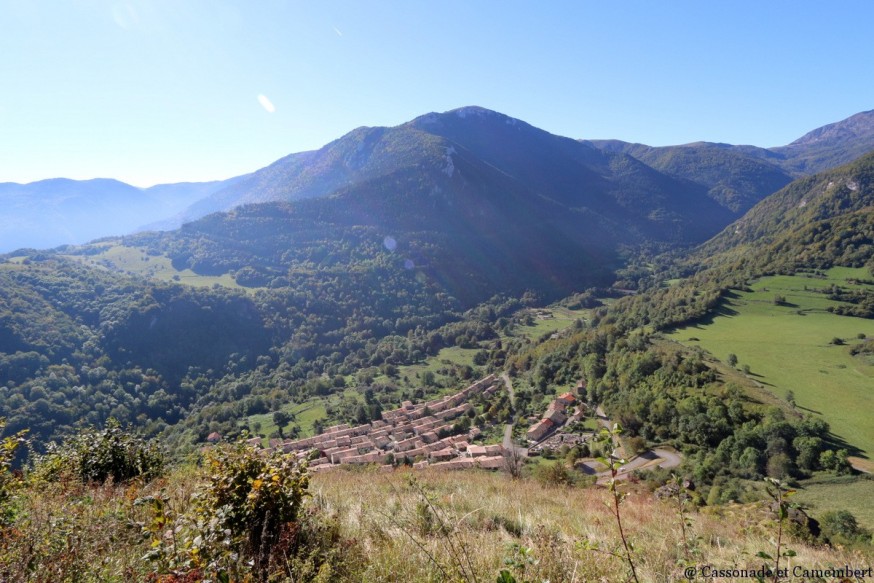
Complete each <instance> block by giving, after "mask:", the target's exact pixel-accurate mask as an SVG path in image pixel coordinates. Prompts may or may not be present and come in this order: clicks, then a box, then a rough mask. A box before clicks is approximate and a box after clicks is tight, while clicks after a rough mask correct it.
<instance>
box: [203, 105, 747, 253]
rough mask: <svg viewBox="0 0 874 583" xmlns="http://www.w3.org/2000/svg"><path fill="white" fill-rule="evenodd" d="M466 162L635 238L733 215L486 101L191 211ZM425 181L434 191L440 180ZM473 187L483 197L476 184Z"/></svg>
mask: <svg viewBox="0 0 874 583" xmlns="http://www.w3.org/2000/svg"><path fill="white" fill-rule="evenodd" d="M460 159H463V160H466V161H468V162H469V163H475V164H476V165H477V166H482V165H483V164H485V165H487V166H488V167H489V168H490V169H491V170H490V171H491V172H492V174H494V176H493V177H491V178H489V179H488V180H489V181H490V184H486V185H479V186H478V187H477V188H480V189H482V188H486V189H489V188H493V187H494V185H495V184H497V182H496V181H498V180H500V181H504V182H508V183H510V184H512V185H513V186H512V187H513V188H515V189H517V190H518V189H523V190H526V191H528V196H529V197H539V198H541V199H544V200H548V201H550V202H551V203H553V204H557V205H559V206H560V207H564V208H565V209H573V211H574V212H579V213H589V214H593V213H594V214H597V215H599V217H600V220H601V222H602V223H604V224H605V225H606V224H609V223H616V224H621V225H623V230H626V231H628V232H629V233H632V232H633V233H637V235H633V236H632V237H631V238H632V239H636V238H638V235H642V236H644V237H655V238H659V239H666V240H667V239H671V240H675V241H680V240H693V241H694V240H703V239H705V238H706V237H707V236H709V235H711V234H713V233H715V232H717V231H718V230H719V229H720V228H721V227H722V226H723V225H724V224H726V223H727V222H728V221H729V220H731V218H732V217H733V216H734V215H733V213H731V212H728V211H726V210H725V209H723V208H720V206H719V205H717V204H713V202H712V201H710V200H709V199H707V197H706V196H705V192H704V189H702V188H701V187H700V186H698V185H695V184H692V183H690V182H688V181H685V180H677V179H675V178H672V177H670V176H666V175H665V174H663V173H660V172H658V171H655V170H653V169H652V168H650V167H648V166H646V165H645V164H641V163H640V162H639V161H637V160H635V159H634V158H632V157H631V156H627V155H624V154H616V153H609V152H606V153H605V152H603V151H600V150H598V149H596V148H594V147H592V146H590V145H588V144H581V143H579V142H577V141H575V140H572V139H569V138H563V137H559V136H555V135H552V134H549V133H547V132H545V131H543V130H539V129H537V128H535V127H533V126H530V125H529V124H527V123H525V122H522V121H520V120H516V119H513V118H510V117H507V116H505V115H502V114H499V113H496V112H493V111H489V110H486V109H483V108H478V107H466V108H461V109H458V110H454V111H451V112H447V113H443V114H437V113H432V114H427V115H424V116H421V117H419V118H417V119H415V120H413V121H411V122H409V123H406V124H403V125H400V126H397V127H393V128H358V129H356V130H354V131H352V132H350V133H349V134H347V135H345V136H343V137H342V138H340V139H338V140H335V141H334V142H331V143H330V144H328V145H326V146H325V147H324V148H322V149H320V150H318V151H316V152H306V153H302V154H294V155H292V156H288V157H286V158H283V159H282V160H279V161H277V162H275V163H274V164H272V165H271V166H269V167H267V168H264V169H263V170H259V171H257V172H254V173H253V174H251V175H250V176H248V177H246V178H245V179H243V180H240V181H239V182H237V183H236V184H234V185H233V186H231V187H229V188H225V189H222V190H219V191H217V192H216V193H215V194H213V195H212V196H210V197H208V198H207V199H205V200H203V201H200V202H198V203H197V204H195V205H194V206H192V208H191V209H189V211H190V214H192V215H198V214H201V213H205V212H208V211H221V210H230V209H232V208H234V207H237V206H239V205H241V204H247V203H252V202H265V201H296V200H302V199H306V198H318V197H324V196H329V195H333V194H337V193H339V192H346V191H350V190H354V189H355V188H357V187H363V186H365V185H367V188H371V189H372V188H373V187H374V181H376V182H379V181H383V180H389V181H391V180H393V179H394V178H392V177H393V176H394V175H395V174H396V173H397V172H399V171H402V170H403V171H405V172H412V173H415V172H416V169H419V170H421V171H423V172H425V170H434V169H437V170H439V172H438V174H440V175H441V176H446V177H448V178H449V179H455V180H457V181H458V180H460V181H464V180H465V179H466V178H467V177H466V176H464V173H463V171H461V170H460V167H458V166H457V163H458V160H460ZM457 171H458V172H461V176H456V175H455V173H456V172H457ZM421 178H422V180H425V181H426V182H423V185H424V187H425V189H426V190H430V189H431V188H432V187H436V186H439V184H438V183H437V182H434V183H433V184H431V183H429V182H427V181H428V180H432V178H425V176H424V175H423V176H422V177H421ZM383 187H388V185H384V186H383ZM383 187H380V188H383ZM468 188H469V196H470V197H472V198H471V199H470V200H474V198H473V197H475V194H476V190H474V189H472V187H468ZM624 236H628V235H624Z"/></svg>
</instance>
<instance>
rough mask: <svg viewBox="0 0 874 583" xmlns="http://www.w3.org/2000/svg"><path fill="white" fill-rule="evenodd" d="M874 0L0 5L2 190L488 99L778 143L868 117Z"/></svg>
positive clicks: (237, 154)
mask: <svg viewBox="0 0 874 583" xmlns="http://www.w3.org/2000/svg"><path fill="white" fill-rule="evenodd" d="M872 22H874V2H870V1H868V0H865V1H841V2H823V1H816V2H813V1H811V2H800V1H798V0H795V1H792V2H789V1H780V0H768V1H762V0H756V1H752V2H746V1H737V0H732V1H716V0H713V1H710V0H694V1H675V0H671V1H665V2H660V1H654V0H640V1H634V0H630V1H622V2H613V1H602V0H599V1H584V0H573V1H570V0H569V1H567V2H560V1H551V2H542V3H536V2H530V1H526V2H515V1H510V0H499V1H492V0H442V1H441V2H434V1H433V0H431V1H415V0H403V1H400V0H398V1H391V2H390V1H382V0H380V1H375V0H374V1H363V0H356V1H351V0H350V1H332V0H311V1H307V2H298V1H279V0H247V1H243V0H240V1H231V0H117V1H115V0H0V83H2V85H0V182H6V181H14V182H29V181H33V180H38V179H42V178H50V177H57V176H65V177H70V178H78V179H83V178H93V177H110V178H118V179H120V180H124V181H126V182H130V183H132V184H136V185H139V186H147V185H151V184H154V183H160V182H177V181H183V180H209V179H220V178H227V177H230V176H234V175H238V174H243V173H246V172H251V171H253V170H256V169H258V168H260V167H263V166H265V165H267V164H269V163H270V162H272V161H274V160H275V159H277V158H280V157H282V156H284V155H286V154H289V153H292V152H298V151H302V150H310V149H316V148H319V147H321V146H322V145H324V144H325V143H327V142H329V141H331V140H333V139H335V138H337V137H339V136H341V135H343V134H344V133H346V132H347V131H349V130H351V129H353V128H355V127H357V126H361V125H370V126H374V125H396V124H399V123H402V122H404V121H407V120H409V119H412V118H414V117H416V116H417V115H420V114H423V113H426V112H429V111H446V110H448V109H453V108H455V107H460V106H464V105H480V106H483V107H487V108H490V109H494V110H497V111H501V112H503V113H506V114H508V115H511V116H514V117H518V118H520V119H523V120H525V121H527V122H529V123H531V124H533V125H535V126H538V127H541V128H543V129H546V130H548V131H550V132H553V133H556V134H561V135H566V136H571V137H575V138H618V139H622V140H627V141H633V142H642V143H647V144H650V145H668V144H678V143H687V142H691V141H697V140H708V141H719V142H729V143H746V144H755V145H759V146H766V147H767V146H776V145H782V144H785V143H788V142H790V141H792V140H794V139H796V138H798V137H800V136H801V135H802V134H804V133H805V132H807V131H809V130H811V129H814V128H816V127H818V126H821V125H824V124H826V123H830V122H834V121H838V120H841V119H843V118H846V117H848V116H850V115H852V114H854V113H857V112H859V111H865V110H869V109H874V34H872V33H871V23H872Z"/></svg>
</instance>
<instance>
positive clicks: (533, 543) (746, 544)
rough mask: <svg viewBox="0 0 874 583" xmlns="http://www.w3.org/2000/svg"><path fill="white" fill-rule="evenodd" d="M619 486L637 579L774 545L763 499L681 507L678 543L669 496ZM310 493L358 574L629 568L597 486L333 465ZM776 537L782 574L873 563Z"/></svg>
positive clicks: (609, 577)
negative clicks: (344, 540)
mask: <svg viewBox="0 0 874 583" xmlns="http://www.w3.org/2000/svg"><path fill="white" fill-rule="evenodd" d="M631 488H632V492H631V493H630V494H629V496H628V498H626V500H625V502H624V503H623V505H622V507H621V512H622V520H623V527H624V529H625V531H626V534H627V535H628V539H629V540H630V541H631V542H632V543H633V546H634V551H633V558H634V562H635V565H636V570H637V574H638V576H639V578H640V580H641V581H684V580H686V577H685V575H684V571H685V569H686V568H688V567H692V566H698V567H702V566H704V565H713V566H717V567H720V568H732V567H737V568H759V567H761V565H762V564H763V563H764V562H766V561H765V560H764V559H762V558H759V557H757V556H756V555H757V553H759V552H760V551H763V552H767V553H768V554H771V555H773V554H774V542H773V541H774V539H775V538H776V532H777V528H776V521H775V519H774V516H773V512H770V511H769V510H768V508H767V507H766V506H765V505H764V504H760V505H745V506H740V505H737V506H728V507H719V508H715V509H710V508H708V509H706V510H705V512H700V513H694V512H693V513H689V516H688V524H687V525H686V526H685V538H686V540H685V543H684V540H683V527H681V515H680V512H679V509H678V508H679V507H678V503H677V500H666V501H659V500H656V499H655V498H654V497H653V496H652V494H651V493H649V492H647V491H645V490H643V489H642V488H636V489H635V488H634V487H633V486H631ZM311 492H312V493H313V495H314V503H316V504H318V505H320V506H321V507H323V508H324V509H325V510H326V511H327V512H328V513H330V514H332V515H333V516H335V517H336V519H337V520H339V521H340V524H341V530H342V532H343V533H344V535H345V536H348V537H351V538H353V539H355V540H356V541H357V543H358V544H359V545H361V546H362V547H363V550H364V554H365V555H366V556H367V558H368V560H367V564H366V566H365V568H364V569H363V572H362V574H361V576H362V580H365V581H456V580H469V581H473V580H476V581H490V582H491V581H495V580H496V577H497V576H498V574H499V572H500V570H501V569H507V570H508V571H510V572H511V573H512V574H513V575H514V576H515V578H516V580H518V581H520V582H521V581H537V582H540V581H545V580H549V581H553V582H557V581H578V582H583V581H608V582H614V581H623V580H626V579H627V578H628V577H629V576H630V570H629V568H628V565H627V563H626V562H625V561H624V560H623V558H621V555H622V553H621V551H620V545H621V539H620V537H619V535H618V531H617V527H616V522H615V519H614V517H613V515H612V514H611V512H610V508H609V507H608V504H612V502H611V500H612V499H611V497H610V494H609V492H608V491H607V490H606V489H605V488H568V487H550V486H544V485H542V484H541V483H539V482H537V481H534V480H521V481H512V480H510V479H508V478H507V477H506V475H502V474H494V473H486V472H464V473H451V472H436V471H430V472H428V471H426V472H415V473H414V472H407V471H398V472H394V473H392V474H382V473H374V472H367V471H364V472H345V471H338V472H331V473H329V474H322V475H319V476H316V477H315V479H314V480H313V483H312V485H311ZM784 544H786V541H784ZM787 546H788V548H791V549H792V550H794V551H795V552H796V553H797V556H795V557H791V558H788V559H785V558H784V559H783V560H782V562H781V566H785V565H786V564H787V561H788V564H789V566H790V573H791V568H792V567H794V566H802V567H804V568H807V569H811V568H820V569H824V568H827V567H843V566H845V565H850V566H854V567H857V568H867V567H868V566H869V565H871V564H872V562H874V561H872V556H871V554H870V553H863V552H861V551H849V550H843V549H833V548H830V547H826V546H815V545H813V544H807V543H805V542H802V541H801V540H799V539H798V538H792V537H789V540H788V545H787ZM613 553H617V554H618V555H620V556H614V555H613ZM770 564H773V563H770ZM699 580H708V579H704V578H701V579H699ZM709 580H729V579H709ZM781 580H784V581H790V580H791V581H809V580H811V579H810V578H809V577H790V578H787V579H781ZM823 580H827V581H828V580H833V579H830V578H825V579H823ZM834 580H837V579H834Z"/></svg>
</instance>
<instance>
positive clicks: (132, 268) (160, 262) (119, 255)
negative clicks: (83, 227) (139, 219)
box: [66, 243, 256, 291]
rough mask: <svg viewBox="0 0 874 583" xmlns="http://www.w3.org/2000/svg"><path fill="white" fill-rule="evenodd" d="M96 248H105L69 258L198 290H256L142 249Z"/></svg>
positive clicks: (227, 277) (109, 246) (116, 246)
mask: <svg viewBox="0 0 874 583" xmlns="http://www.w3.org/2000/svg"><path fill="white" fill-rule="evenodd" d="M93 246H94V247H102V248H103V251H102V252H100V253H97V254H95V255H67V256H66V257H67V258H68V259H74V260H76V261H80V262H82V263H85V264H86V265H94V266H100V267H106V268H108V269H112V270H113V271H121V272H125V273H131V274H134V275H139V276H142V277H150V278H154V279H158V280H162V281H175V282H177V283H184V284H186V285H192V286H196V287H212V286H213V285H215V284H218V285H220V286H223V287H229V288H234V289H242V290H246V291H251V290H254V289H256V288H248V287H243V286H241V285H238V284H237V282H236V281H235V280H234V278H232V277H231V276H230V275H227V274H225V275H220V276H212V275H198V274H197V273H194V272H193V271H191V270H190V269H184V270H182V271H179V270H177V269H176V268H174V267H173V265H172V264H171V262H170V259H169V258H168V257H165V256H163V255H157V256H155V255H147V254H146V253H145V252H144V251H143V250H142V249H139V248H136V247H126V246H124V245H117V244H113V243H98V244H95V245H93Z"/></svg>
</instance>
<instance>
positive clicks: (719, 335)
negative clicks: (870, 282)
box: [667, 268, 874, 458]
mask: <svg viewBox="0 0 874 583" xmlns="http://www.w3.org/2000/svg"><path fill="white" fill-rule="evenodd" d="M847 278H860V279H866V278H867V279H870V274H867V272H866V271H865V270H863V269H850V268H835V269H832V270H829V271H828V272H827V273H826V277H825V278H812V277H806V276H800V275H796V276H775V277H767V278H763V279H761V280H759V281H758V282H756V283H755V284H754V285H753V286H752V289H753V291H752V292H733V293H732V294H731V296H730V297H729V299H728V300H727V301H726V302H725V303H724V304H723V306H722V307H721V309H720V310H719V312H718V314H717V315H716V316H715V317H714V318H712V320H710V321H708V322H702V323H700V324H697V325H693V326H688V327H683V328H680V329H678V330H675V331H673V332H672V333H670V334H668V335H667V336H668V337H669V338H671V339H673V340H676V341H678V342H682V343H683V344H686V345H688V346H700V347H701V348H703V349H705V350H707V351H708V352H710V353H711V354H713V355H714V356H715V357H717V358H719V359H721V360H723V361H725V360H726V359H727V358H728V355H729V354H735V355H737V358H738V364H737V367H738V368H742V367H743V366H744V365H747V366H749V368H750V377H751V378H752V379H753V380H755V381H757V382H758V383H759V384H761V385H762V386H763V387H764V388H765V389H767V390H768V391H770V392H771V393H773V394H774V395H776V396H777V397H779V398H785V396H786V394H787V392H789V391H792V392H793V393H794V396H795V401H796V403H797V405H798V408H799V409H800V410H801V411H807V412H810V413H814V414H817V415H821V416H822V417H823V418H824V419H825V420H826V421H828V422H829V424H830V425H831V428H832V432H833V433H834V434H835V435H836V436H837V437H838V438H839V439H841V440H844V441H845V442H847V443H848V444H850V445H852V446H854V447H856V448H858V449H859V450H862V451H863V452H864V453H865V454H866V455H867V456H868V457H869V458H871V457H874V423H872V420H871V412H872V411H874V391H872V387H874V364H872V363H871V362H870V359H865V358H863V357H854V356H852V355H851V354H850V347H851V346H852V345H853V344H856V343H858V342H860V340H859V339H858V336H859V335H860V334H865V335H866V336H867V337H869V338H870V337H874V321H872V320H865V319H861V318H853V317H848V316H837V315H834V314H831V313H829V312H827V311H826V308H828V307H829V306H833V305H837V303H838V302H835V301H832V300H829V299H828V298H827V297H826V295H825V294H823V293H818V292H817V291H815V290H817V289H822V288H824V287H826V286H829V285H832V284H837V285H841V286H843V287H845V288H859V287H860V286H859V285H850V284H848V283H847ZM869 287H870V286H869ZM777 295H780V296H783V297H785V299H786V301H785V303H784V304H783V305H777V304H776V303H775V302H774V298H775V296H777ZM835 338H839V339H841V340H842V341H843V342H845V345H835V344H833V339H835Z"/></svg>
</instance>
